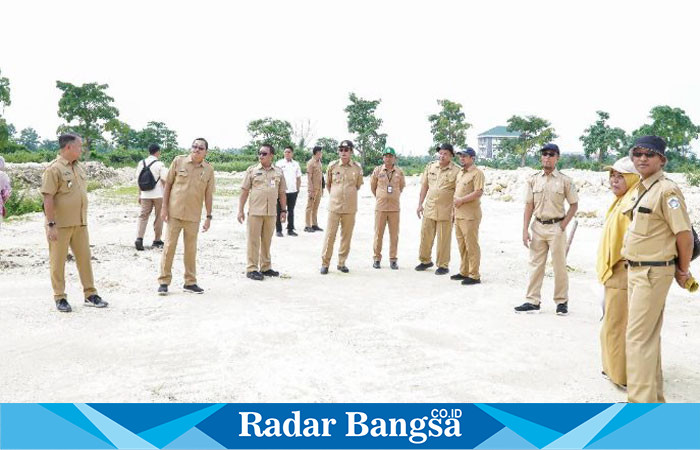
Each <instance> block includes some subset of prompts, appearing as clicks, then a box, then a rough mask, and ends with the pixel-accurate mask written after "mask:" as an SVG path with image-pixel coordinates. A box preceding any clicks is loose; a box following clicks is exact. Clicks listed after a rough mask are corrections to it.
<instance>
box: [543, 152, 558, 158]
mask: <svg viewBox="0 0 700 450" xmlns="http://www.w3.org/2000/svg"><path fill="white" fill-rule="evenodd" d="M558 155H559V154H558V153H557V152H542V156H548V157H550V158H554V157H555V156H558Z"/></svg>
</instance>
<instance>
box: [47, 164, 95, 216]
mask: <svg viewBox="0 0 700 450" xmlns="http://www.w3.org/2000/svg"><path fill="white" fill-rule="evenodd" d="M41 193H42V194H48V195H53V196H54V197H53V201H54V208H55V213H56V217H55V220H56V226H57V227H59V228H63V227H74V226H80V225H87V207H88V198H87V176H86V173H85V170H84V169H83V166H82V165H81V164H80V163H79V162H78V161H74V162H73V163H70V162H68V160H67V159H65V158H63V157H62V156H58V157H57V158H56V159H54V160H53V161H52V162H51V163H50V164H49V165H48V167H47V168H46V170H45V171H44V173H43V175H42V177H41Z"/></svg>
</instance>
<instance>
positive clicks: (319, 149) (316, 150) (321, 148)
mask: <svg viewBox="0 0 700 450" xmlns="http://www.w3.org/2000/svg"><path fill="white" fill-rule="evenodd" d="M322 151H323V147H321V146H320V145H317V146H316V147H314V149H313V150H312V153H313V154H314V155H315V154H316V153H318V152H322Z"/></svg>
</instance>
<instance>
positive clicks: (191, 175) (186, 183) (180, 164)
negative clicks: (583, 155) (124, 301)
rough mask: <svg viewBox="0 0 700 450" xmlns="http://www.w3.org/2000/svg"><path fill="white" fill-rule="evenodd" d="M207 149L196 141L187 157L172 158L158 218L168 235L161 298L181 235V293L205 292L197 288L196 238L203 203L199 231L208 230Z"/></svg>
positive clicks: (202, 141) (211, 171) (200, 140)
mask: <svg viewBox="0 0 700 450" xmlns="http://www.w3.org/2000/svg"><path fill="white" fill-rule="evenodd" d="M208 149H209V143H207V141H206V140H205V139H204V138H197V139H195V140H194V142H192V150H191V152H190V154H189V155H180V156H177V157H175V159H174V160H173V162H172V164H171V165H170V169H168V178H167V179H166V180H165V189H164V190H163V207H162V209H161V217H162V218H163V222H165V223H167V224H168V231H167V233H166V236H167V237H166V241H165V248H164V249H163V258H162V259H161V263H160V277H159V278H158V283H159V284H160V286H159V287H158V293H159V294H160V295H166V294H167V293H168V285H169V284H170V282H171V281H172V278H173V277H172V267H173V258H174V257H175V249H176V247H177V240H178V238H179V237H180V232H181V231H182V234H183V240H184V241H185V255H184V262H185V284H184V286H183V287H182V289H183V290H184V291H185V292H188V293H191V294H202V293H204V289H202V288H201V287H199V286H197V234H198V233H199V222H200V221H201V219H202V203H204V205H205V206H206V209H207V218H206V220H205V221H204V225H203V226H202V231H204V232H206V231H207V230H208V229H209V227H210V226H211V219H212V215H211V209H212V204H213V199H214V169H213V168H212V166H211V164H209V163H208V162H206V161H205V160H204V158H206V156H207V151H208Z"/></svg>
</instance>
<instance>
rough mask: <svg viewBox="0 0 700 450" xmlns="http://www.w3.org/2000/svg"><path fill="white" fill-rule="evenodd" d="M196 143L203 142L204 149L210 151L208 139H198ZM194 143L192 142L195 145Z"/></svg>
mask: <svg viewBox="0 0 700 450" xmlns="http://www.w3.org/2000/svg"><path fill="white" fill-rule="evenodd" d="M194 141H202V142H204V149H205V150H209V142H207V140H206V139H204V138H197V139H195V140H194ZM194 141H192V143H193V144H194Z"/></svg>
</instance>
